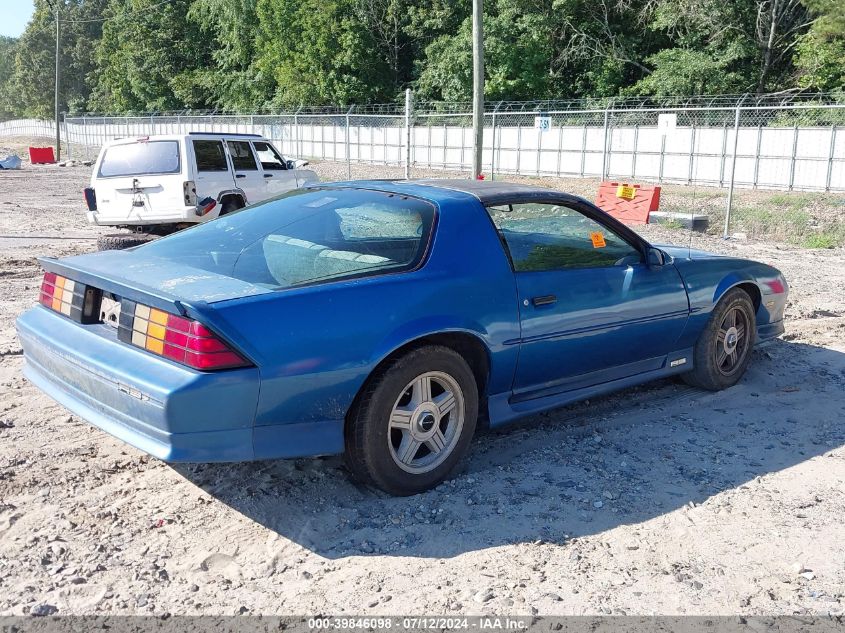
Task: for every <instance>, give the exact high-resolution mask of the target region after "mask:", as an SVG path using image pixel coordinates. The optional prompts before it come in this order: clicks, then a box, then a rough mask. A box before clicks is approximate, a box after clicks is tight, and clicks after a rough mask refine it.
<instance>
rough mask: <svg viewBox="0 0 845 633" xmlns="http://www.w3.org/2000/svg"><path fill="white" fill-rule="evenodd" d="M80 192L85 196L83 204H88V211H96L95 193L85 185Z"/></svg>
mask: <svg viewBox="0 0 845 633" xmlns="http://www.w3.org/2000/svg"><path fill="white" fill-rule="evenodd" d="M82 194H83V195H84V196H85V204H87V205H88V210H89V211H96V210H97V193H96V192H95V191H94V189H92V188H91V187H85V189H83V190H82Z"/></svg>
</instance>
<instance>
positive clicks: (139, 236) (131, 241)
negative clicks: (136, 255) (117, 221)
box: [97, 233, 160, 251]
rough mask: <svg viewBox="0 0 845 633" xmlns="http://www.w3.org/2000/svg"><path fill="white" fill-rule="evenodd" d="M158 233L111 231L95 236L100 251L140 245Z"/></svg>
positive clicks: (155, 236)
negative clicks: (107, 233)
mask: <svg viewBox="0 0 845 633" xmlns="http://www.w3.org/2000/svg"><path fill="white" fill-rule="evenodd" d="M158 237H160V236H158V235H151V234H150V233H111V234H109V235H101V236H100V237H98V238H97V250H100V251H121V250H123V249H126V248H132V247H133V246H140V245H141V244H146V243H147V242H151V241H153V240H154V239H157V238H158Z"/></svg>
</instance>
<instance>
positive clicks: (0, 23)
mask: <svg viewBox="0 0 845 633" xmlns="http://www.w3.org/2000/svg"><path fill="white" fill-rule="evenodd" d="M32 2H33V0H0V15H2V16H3V19H2V20H0V35H11V36H12V37H18V36H19V35H20V34H21V33H23V30H24V28H26V23H27V22H29V18H31V17H32V12H33V11H34V10H35V7H33V5H32Z"/></svg>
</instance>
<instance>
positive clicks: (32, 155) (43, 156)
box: [29, 147, 56, 165]
mask: <svg viewBox="0 0 845 633" xmlns="http://www.w3.org/2000/svg"><path fill="white" fill-rule="evenodd" d="M29 162H30V163H32V164H33V165H43V164H46V163H55V162H56V156H55V155H54V154H53V148H52V147H30V148H29Z"/></svg>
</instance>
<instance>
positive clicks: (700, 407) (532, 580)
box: [0, 141, 845, 615]
mask: <svg viewBox="0 0 845 633" xmlns="http://www.w3.org/2000/svg"><path fill="white" fill-rule="evenodd" d="M4 142H5V141H4ZM316 169H317V171H318V173H320V174H321V175H322V176H323V177H335V178H345V165H327V164H318V165H316ZM397 172H399V173H401V170H397ZM389 173H390V172H389V170H387V169H385V168H381V167H369V168H368V171H367V172H366V173H365V172H364V171H363V167H361V168H356V171H355V173H354V175H355V176H358V177H362V176H365V175H366V176H368V177H374V176H378V177H385V176H387V175H389ZM436 174H437V175H442V172H436ZM89 175H90V173H89V169H88V168H69V169H68V168H66V169H62V168H58V167H31V166H27V168H26V169H23V170H21V171H19V172H8V173H0V202H10V203H11V204H0V236H2V237H0V270H2V271H3V273H4V274H3V275H2V276H0V292H2V297H3V301H2V303H0V569H2V570H3V573H2V574H0V589H2V590H0V613H2V614H20V613H26V612H29V611H30V610H35V611H43V610H44V609H45V608H46V607H45V605H47V606H51V607H55V608H56V609H57V610H58V613H59V614H69V613H73V614H132V613H155V614H165V613H170V614H186V613H187V614H198V613H204V614H233V613H239V612H246V613H265V614H274V613H347V614H348V613H357V614H360V613H379V614H407V613H413V614H424V613H445V614H479V613H483V614H488V613H489V614H494V613H495V614H504V613H512V614H532V613H542V614H622V613H628V614H651V613H666V614H708V615H715V614H736V613H742V614H751V613H758V614H775V613H778V614H811V613H812V614H827V613H831V614H838V615H842V614H843V612H845V611H844V610H845V565H843V559H842V543H843V542H845V428H843V423H842V421H843V418H845V400H843V393H844V392H845V317H843V316H842V315H843V314H845V297H843V293H842V289H843V288H845V266H843V251H842V250H841V249H839V250H835V249H803V248H799V247H796V246H794V245H790V244H786V243H765V242H762V241H757V240H754V239H749V240H747V241H736V240H732V241H723V240H720V239H717V238H715V237H711V236H700V235H696V236H694V237H693V241H692V245H693V247H696V248H705V249H709V250H714V251H717V252H721V253H729V254H733V255H740V256H744V257H750V258H754V259H759V260H762V261H765V262H768V263H771V264H773V265H775V266H777V267H779V268H780V269H781V270H783V272H784V273H785V275H786V277H787V279H788V280H789V283H790V286H791V296H790V303H789V306H788V310H787V335H786V336H785V337H784V339H785V340H782V341H777V342H775V343H773V344H771V345H768V346H766V347H764V348H761V349H758V350H756V351H755V353H754V358H753V362H752V365H751V369H750V370H749V372H748V374H747V376H746V377H745V378H744V379H743V380H742V382H741V383H740V384H739V385H737V386H736V387H734V388H732V389H729V390H727V391H725V392H722V393H718V394H711V393H705V392H702V391H698V390H695V389H691V388H689V387H686V386H684V385H682V384H681V383H679V382H677V381H663V382H658V383H654V384H650V385H646V386H644V387H641V388H638V389H632V390H629V391H626V392H623V393H620V394H616V395H614V396H612V397H608V398H601V399H598V400H595V401H591V402H587V403H582V404H579V405H576V406H572V407H569V408H566V409H562V410H558V411H554V412H551V413H547V414H544V415H540V416H535V417H533V418H531V419H529V420H526V421H525V422H524V423H522V424H520V425H518V426H516V427H511V428H509V429H507V430H504V431H502V432H499V433H488V434H486V435H483V436H481V437H479V438H477V440H476V441H475V442H474V444H473V449H472V452H471V458H470V459H469V461H468V463H467V464H466V466H465V467H464V468H463V469H462V471H461V472H460V473H458V474H457V475H456V476H455V477H454V478H453V479H452V480H450V481H448V482H446V483H444V484H443V485H441V486H440V487H439V488H437V489H436V490H434V491H431V492H429V493H426V494H423V495H419V496H416V497H412V498H406V499H394V498H389V497H386V496H384V495H382V494H380V493H377V492H373V491H371V490H367V489H363V488H361V487H358V486H356V485H354V484H352V483H350V481H349V479H348V478H347V473H346V472H345V470H344V468H343V466H342V464H341V460H339V459H337V458H330V459H315V460H290V461H276V462H257V463H249V464H239V465H201V466H179V467H170V466H167V465H165V464H163V463H161V462H158V461H157V460H155V459H151V458H149V457H147V456H146V455H144V454H142V453H140V452H139V451H137V450H135V449H133V448H130V447H128V446H126V445H125V444H122V443H121V442H119V441H117V440H115V439H113V438H111V437H110V436H108V435H106V434H104V433H102V432H100V431H98V430H96V429H94V428H92V427H91V426H89V425H88V424H86V423H85V422H83V421H81V420H79V419H78V418H76V417H75V416H72V415H70V414H69V413H68V412H67V411H66V410H65V409H63V408H62V407H61V406H59V405H57V404H55V403H54V402H53V401H52V400H50V399H49V398H47V397H46V396H44V395H43V394H41V393H40V392H39V391H38V390H37V389H35V388H34V387H33V386H32V385H30V384H29V383H28V382H27V381H26V380H25V379H24V378H23V377H22V376H21V369H22V365H23V359H22V358H21V356H20V345H19V343H18V342H17V340H16V338H15V332H14V319H15V317H16V316H17V315H18V314H20V313H21V312H22V311H24V310H25V309H27V308H29V307H30V306H32V305H34V304H35V302H36V300H37V294H38V286H39V284H40V273H39V271H38V268H37V266H36V265H34V263H33V262H34V257H35V256H39V255H47V256H62V255H69V254H76V253H83V252H86V251H90V250H93V249H94V248H95V246H94V242H93V239H94V238H96V236H97V235H98V234H100V233H101V230H100V229H96V228H92V227H89V226H88V225H87V224H86V222H85V215H84V208H83V207H84V205H83V202H82V198H81V194H80V191H81V189H82V187H83V186H85V183H86V181H87V179H88V177H89ZM397 175H398V174H397ZM581 185H582V187H583V191H581V192H582V193H584V194H589V186H588V183H581ZM579 191H580V190H579ZM645 233H646V234H647V235H648V237H649V238H650V239H653V240H656V241H660V242H667V241H668V242H673V241H674V242H679V243H683V244H686V243H687V240H688V234H686V233H683V232H679V231H676V230H671V229H665V228H660V227H653V226H650V227H646V229H645ZM420 587H424V588H425V591H420Z"/></svg>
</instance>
